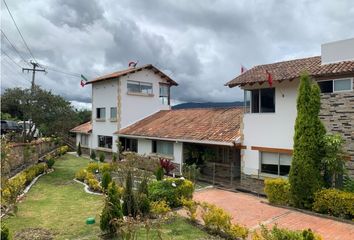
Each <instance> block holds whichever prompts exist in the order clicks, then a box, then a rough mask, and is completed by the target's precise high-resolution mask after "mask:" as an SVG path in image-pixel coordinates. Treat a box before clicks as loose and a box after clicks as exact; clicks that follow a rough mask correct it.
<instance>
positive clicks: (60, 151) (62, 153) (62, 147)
mask: <svg viewBox="0 0 354 240" xmlns="http://www.w3.org/2000/svg"><path fill="white" fill-rule="evenodd" d="M68 151H69V147H68V146H66V145H65V146H61V147H60V148H59V150H58V154H59V155H64V154H65V153H67V152H68Z"/></svg>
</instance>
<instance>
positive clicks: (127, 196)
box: [123, 171, 138, 218]
mask: <svg viewBox="0 0 354 240" xmlns="http://www.w3.org/2000/svg"><path fill="white" fill-rule="evenodd" d="M137 205H138V204H137V201H136V197H135V194H134V191H133V177H132V173H131V172H130V171H128V173H127V178H126V180H125V189H124V194H123V214H124V216H131V217H134V218H135V217H136V215H137V213H138V209H137V208H138V206H137Z"/></svg>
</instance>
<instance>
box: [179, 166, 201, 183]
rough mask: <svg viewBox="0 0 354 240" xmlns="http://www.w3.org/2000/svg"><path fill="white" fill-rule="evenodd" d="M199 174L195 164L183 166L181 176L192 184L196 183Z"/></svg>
mask: <svg viewBox="0 0 354 240" xmlns="http://www.w3.org/2000/svg"><path fill="white" fill-rule="evenodd" d="M199 174H200V170H199V168H198V166H197V165H196V164H192V165H188V164H184V165H183V176H184V177H185V178H187V179H188V180H190V181H192V183H193V184H195V183H196V181H197V178H198V176H199Z"/></svg>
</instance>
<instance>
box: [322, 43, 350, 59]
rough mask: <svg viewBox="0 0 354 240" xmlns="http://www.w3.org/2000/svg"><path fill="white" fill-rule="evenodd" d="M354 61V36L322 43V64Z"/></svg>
mask: <svg viewBox="0 0 354 240" xmlns="http://www.w3.org/2000/svg"><path fill="white" fill-rule="evenodd" d="M342 61H354V38H350V39H346V40H340V41H336V42H330V43H325V44H322V45H321V64H322V65H323V64H328V63H336V62H342Z"/></svg>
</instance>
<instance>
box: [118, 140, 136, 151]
mask: <svg viewBox="0 0 354 240" xmlns="http://www.w3.org/2000/svg"><path fill="white" fill-rule="evenodd" d="M119 141H120V143H121V144H122V148H123V151H130V152H138V140H136V139H132V138H123V137H120V138H119Z"/></svg>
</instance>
